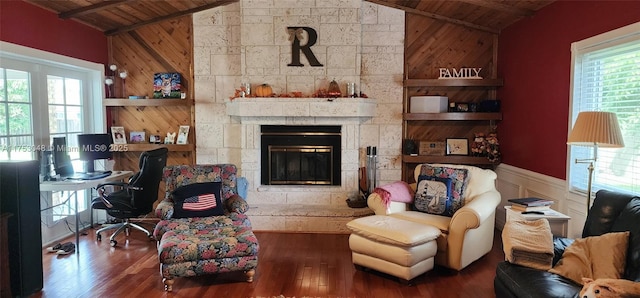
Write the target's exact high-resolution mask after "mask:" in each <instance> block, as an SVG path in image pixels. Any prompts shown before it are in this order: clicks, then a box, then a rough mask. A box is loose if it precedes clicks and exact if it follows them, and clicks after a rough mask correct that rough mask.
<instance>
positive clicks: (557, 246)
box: [553, 236, 575, 266]
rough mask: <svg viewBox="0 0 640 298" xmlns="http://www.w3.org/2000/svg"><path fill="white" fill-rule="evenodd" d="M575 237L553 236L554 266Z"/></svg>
mask: <svg viewBox="0 0 640 298" xmlns="http://www.w3.org/2000/svg"><path fill="white" fill-rule="evenodd" d="M573 241H575V239H570V238H564V237H556V236H553V265H554V266H555V265H556V263H558V261H560V259H561V258H562V254H563V253H564V250H565V249H567V247H569V245H571V244H572V243H573Z"/></svg>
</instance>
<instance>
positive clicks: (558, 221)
mask: <svg viewBox="0 0 640 298" xmlns="http://www.w3.org/2000/svg"><path fill="white" fill-rule="evenodd" d="M504 209H506V210H507V221H510V220H536V219H541V218H546V219H547V220H548V221H549V226H550V228H551V233H552V234H553V235H556V236H562V237H567V234H568V233H569V220H570V219H571V217H570V216H568V215H565V214H562V213H560V212H558V211H555V210H553V209H550V210H546V211H543V212H544V214H522V213H521V212H519V211H514V210H511V206H504Z"/></svg>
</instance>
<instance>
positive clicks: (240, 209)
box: [224, 195, 249, 214]
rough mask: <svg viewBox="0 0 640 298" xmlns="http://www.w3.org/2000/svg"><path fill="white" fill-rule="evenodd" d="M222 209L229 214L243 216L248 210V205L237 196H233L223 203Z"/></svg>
mask: <svg viewBox="0 0 640 298" xmlns="http://www.w3.org/2000/svg"><path fill="white" fill-rule="evenodd" d="M224 208H225V209H227V211H229V212H236V213H240V214H244V213H245V212H247V210H249V204H248V203H247V201H245V200H244V199H243V198H242V197H241V196H239V195H233V196H231V197H229V198H228V199H226V200H225V201H224Z"/></svg>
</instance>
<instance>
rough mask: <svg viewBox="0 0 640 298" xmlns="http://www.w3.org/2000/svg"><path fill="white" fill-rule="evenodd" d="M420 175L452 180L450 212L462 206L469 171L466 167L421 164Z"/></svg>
mask: <svg viewBox="0 0 640 298" xmlns="http://www.w3.org/2000/svg"><path fill="white" fill-rule="evenodd" d="M422 175H425V176H433V177H439V178H450V179H451V180H452V189H451V198H452V199H451V211H452V213H451V214H453V213H455V212H456V211H458V209H460V208H462V206H464V190H465V188H466V187H467V182H468V181H469V171H468V170H467V169H458V168H449V167H434V166H430V165H422V166H421V168H420V176H422Z"/></svg>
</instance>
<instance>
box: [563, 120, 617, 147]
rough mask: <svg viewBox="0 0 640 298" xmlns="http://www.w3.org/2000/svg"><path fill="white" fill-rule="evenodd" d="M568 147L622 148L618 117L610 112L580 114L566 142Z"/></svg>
mask: <svg viewBox="0 0 640 298" xmlns="http://www.w3.org/2000/svg"><path fill="white" fill-rule="evenodd" d="M567 144H569V145H579V146H595V145H597V146H598V147H611V148H620V147H624V141H623V140H622V132H620V126H619V125H618V117H617V116H616V114H615V113H611V112H599V111H598V112H594V111H589V112H580V114H578V119H576V123H575V124H574V125H573V129H572V130H571V132H570V133H569V138H568V140H567Z"/></svg>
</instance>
